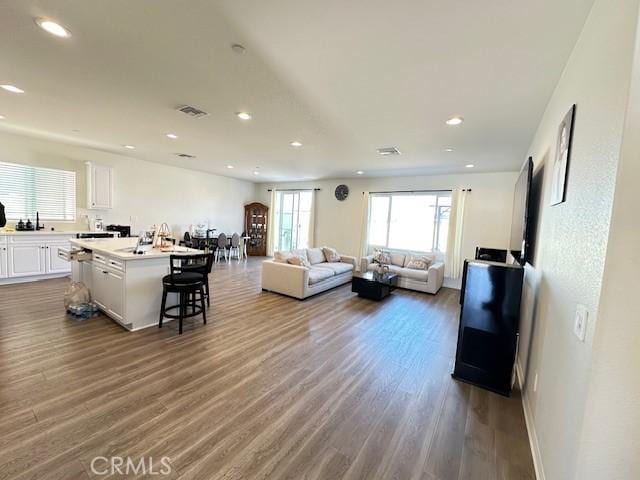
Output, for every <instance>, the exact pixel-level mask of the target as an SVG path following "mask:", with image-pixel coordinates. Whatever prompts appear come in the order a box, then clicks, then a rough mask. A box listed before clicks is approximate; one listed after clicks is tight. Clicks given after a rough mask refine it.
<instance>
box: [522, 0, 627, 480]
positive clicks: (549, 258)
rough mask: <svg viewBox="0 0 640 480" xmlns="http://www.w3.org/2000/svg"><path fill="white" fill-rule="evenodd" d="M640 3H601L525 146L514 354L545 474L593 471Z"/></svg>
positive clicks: (560, 478) (560, 477)
mask: <svg viewBox="0 0 640 480" xmlns="http://www.w3.org/2000/svg"><path fill="white" fill-rule="evenodd" d="M637 9H638V1H637V0H614V1H612V0H597V1H596V2H595V4H594V7H593V10H592V12H591V14H590V16H589V18H588V20H587V22H586V24H585V27H584V31H583V32H582V34H581V36H580V38H579V40H578V42H577V44H576V46H575V49H574V51H573V53H572V55H571V57H570V59H569V61H568V63H567V66H566V68H565V71H564V73H563V75H562V77H561V79H560V81H559V83H558V85H557V87H556V90H555V92H554V94H553V96H552V98H551V99H550V102H549V104H548V106H547V109H546V111H545V114H544V116H543V118H542V120H541V123H540V125H539V127H538V130H537V133H536V135H535V137H534V140H533V142H532V145H531V147H530V150H529V152H530V154H531V155H532V156H533V159H534V162H535V164H536V168H541V166H542V165H543V164H546V165H545V167H546V168H545V186H544V189H543V192H544V194H543V196H542V204H543V209H542V212H541V224H540V229H539V231H538V240H537V252H536V266H535V268H531V267H528V268H527V270H526V274H525V277H526V278H525V292H524V305H523V318H522V323H521V343H520V347H521V348H520V354H519V359H518V361H519V365H520V367H521V369H522V370H524V372H525V388H524V399H525V410H526V414H527V416H528V421H529V427H530V433H531V434H532V435H533V437H534V444H535V443H537V447H538V450H537V451H536V452H535V453H536V461H537V466H538V468H541V469H542V470H543V472H544V475H545V476H546V478H547V480H556V479H557V480H568V479H578V478H579V479H584V478H587V477H586V476H580V475H577V474H576V471H577V465H578V450H579V444H580V441H581V440H580V439H581V434H582V428H583V422H584V415H585V404H586V399H587V395H588V387H589V382H590V374H591V367H592V359H593V351H592V349H593V344H594V332H596V328H597V325H598V324H599V321H600V319H599V314H598V310H599V307H600V301H601V287H602V278H603V273H604V270H605V256H606V253H607V239H608V234H609V225H610V219H611V211H612V204H613V198H614V190H615V179H616V171H617V166H618V161H619V153H620V146H621V139H622V132H623V125H624V115H625V110H626V106H627V102H628V92H629V82H630V72H631V65H632V53H633V47H634V39H635V29H636V24H637V19H638V15H637ZM573 103H575V104H577V113H576V120H575V126H574V139H573V151H572V158H571V164H570V170H569V183H568V187H567V201H566V202H565V203H563V204H560V205H557V206H553V207H551V206H548V205H549V179H550V177H551V174H550V170H551V165H552V162H553V155H554V153H555V150H554V149H555V144H556V138H557V129H558V126H559V124H560V121H561V120H562V118H563V117H564V115H565V114H566V112H567V111H568V110H569V108H570V107H571V105H572V104H573ZM636 248H637V246H636ZM578 304H582V305H585V306H586V307H587V309H588V311H589V314H590V320H589V324H588V330H587V339H586V342H585V343H582V342H580V341H579V340H578V338H577V337H575V336H574V335H573V333H572V332H573V323H574V316H575V311H576V306H577V305H578ZM536 375H537V376H538V382H537V390H536V391H534V390H533V388H534V378H535V376H536ZM636 378H637V377H636ZM610 407H611V408H615V407H614V406H613V405H610ZM603 440H604V439H602V438H601V439H600V442H603ZM607 440H608V439H607ZM589 478H594V479H595V478H607V479H612V478H614V477H610V476H607V475H602V476H599V477H598V476H593V477H589ZM620 478H622V477H620Z"/></svg>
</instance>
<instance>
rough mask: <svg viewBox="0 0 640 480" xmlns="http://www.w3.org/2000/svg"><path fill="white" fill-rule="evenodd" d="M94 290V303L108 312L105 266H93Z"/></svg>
mask: <svg viewBox="0 0 640 480" xmlns="http://www.w3.org/2000/svg"><path fill="white" fill-rule="evenodd" d="M91 283H92V285H93V289H92V290H91V295H92V297H93V301H94V302H96V304H97V305H98V306H99V307H100V308H101V309H102V310H107V296H108V295H107V270H105V267H104V265H101V264H96V263H94V264H93V276H92V279H91Z"/></svg>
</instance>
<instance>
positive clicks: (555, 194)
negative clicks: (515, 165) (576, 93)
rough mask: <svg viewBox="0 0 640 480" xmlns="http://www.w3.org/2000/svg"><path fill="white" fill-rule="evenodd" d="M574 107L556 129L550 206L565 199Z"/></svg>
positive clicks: (573, 106)
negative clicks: (556, 138) (556, 137)
mask: <svg viewBox="0 0 640 480" xmlns="http://www.w3.org/2000/svg"><path fill="white" fill-rule="evenodd" d="M575 113H576V106H575V104H574V105H572V106H571V108H570V109H569V111H568V112H567V114H566V115H565V116H564V118H563V119H562V122H561V123H560V126H559V127H558V140H557V142H556V154H555V157H554V161H553V169H552V171H551V205H552V206H553V205H558V204H560V203H562V202H564V201H565V200H566V199H567V182H568V179H569V162H570V161H571V143H572V142H571V141H572V139H573V124H574V121H575Z"/></svg>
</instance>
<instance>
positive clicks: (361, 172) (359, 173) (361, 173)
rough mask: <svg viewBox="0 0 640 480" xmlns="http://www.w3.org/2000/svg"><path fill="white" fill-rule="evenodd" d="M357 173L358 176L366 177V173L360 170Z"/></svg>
mask: <svg viewBox="0 0 640 480" xmlns="http://www.w3.org/2000/svg"><path fill="white" fill-rule="evenodd" d="M356 173H357V174H358V175H364V172H363V171H362V170H358V171H357V172H356Z"/></svg>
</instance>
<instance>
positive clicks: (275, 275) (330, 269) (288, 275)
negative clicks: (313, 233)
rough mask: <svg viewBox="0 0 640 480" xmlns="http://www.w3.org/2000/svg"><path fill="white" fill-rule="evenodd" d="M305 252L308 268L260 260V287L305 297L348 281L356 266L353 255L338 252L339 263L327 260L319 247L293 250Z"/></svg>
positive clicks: (280, 261) (276, 261)
mask: <svg viewBox="0 0 640 480" xmlns="http://www.w3.org/2000/svg"><path fill="white" fill-rule="evenodd" d="M291 253H293V254H302V255H306V257H307V259H308V260H309V263H310V264H311V267H310V268H307V267H301V266H298V265H291V264H289V263H287V262H286V260H285V261H282V260H278V255H276V258H275V259H274V260H265V261H264V262H262V289H263V290H267V291H270V292H276V293H281V294H283V295H288V296H290V297H294V298H298V299H301V300H302V299H304V298H307V297H310V296H311V295H316V294H318V293H320V292H324V291H326V290H329V289H331V288H334V287H337V286H339V285H343V284H345V283H349V282H350V281H351V278H352V277H353V272H354V271H355V269H356V266H357V264H358V263H357V260H356V258H355V257H350V256H348V255H340V262H332V263H329V262H327V260H326V258H325V256H324V253H323V251H322V249H321V248H308V249H301V250H294V251H293V252H291Z"/></svg>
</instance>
